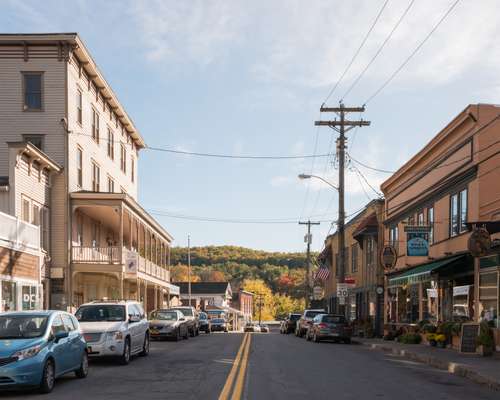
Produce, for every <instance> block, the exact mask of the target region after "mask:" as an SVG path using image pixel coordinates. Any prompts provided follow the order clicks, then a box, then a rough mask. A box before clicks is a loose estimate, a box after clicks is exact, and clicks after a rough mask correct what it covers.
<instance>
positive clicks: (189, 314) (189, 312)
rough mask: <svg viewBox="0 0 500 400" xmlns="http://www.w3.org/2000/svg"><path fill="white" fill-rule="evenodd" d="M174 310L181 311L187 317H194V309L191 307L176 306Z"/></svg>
mask: <svg viewBox="0 0 500 400" xmlns="http://www.w3.org/2000/svg"><path fill="white" fill-rule="evenodd" d="M174 310H177V311H180V312H181V313H183V314H184V316H186V317H192V316H193V310H191V309H190V308H174Z"/></svg>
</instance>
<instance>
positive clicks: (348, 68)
mask: <svg viewBox="0 0 500 400" xmlns="http://www.w3.org/2000/svg"><path fill="white" fill-rule="evenodd" d="M388 2H389V0H385V2H384V4H383V5H382V8H381V9H380V11H379V12H378V14H377V17H376V18H375V21H373V23H372V25H371V27H370V29H369V30H368V32H367V33H366V35H365V37H364V39H363V41H362V42H361V44H360V45H359V47H358V49H357V50H356V52H355V53H354V55H353V56H352V58H351V61H350V62H349V64H348V65H347V67H346V69H345V70H344V72H343V73H342V75H340V78H339V79H338V80H337V83H335V85H334V86H333V88H332V90H330V92H329V93H328V96H326V98H325V100H324V101H323V104H325V103H326V102H327V101H328V100H329V99H330V97H332V95H333V93H334V92H335V90H337V87H338V86H339V85H340V82H342V79H344V76H345V75H346V74H347V72H348V71H349V70H350V69H351V66H352V64H353V63H354V60H356V58H357V57H358V54H359V53H360V51H361V49H362V48H363V46H364V45H365V43H366V41H367V40H368V37H369V36H370V34H371V33H372V31H373V28H375V25H377V22H378V20H379V18H380V16H381V15H382V12H383V11H384V9H385V7H386V6H387V3H388Z"/></svg>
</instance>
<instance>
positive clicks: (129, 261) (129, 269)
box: [125, 251, 137, 274]
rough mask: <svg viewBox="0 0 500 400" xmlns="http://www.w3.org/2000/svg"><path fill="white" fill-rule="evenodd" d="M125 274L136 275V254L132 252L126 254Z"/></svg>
mask: <svg viewBox="0 0 500 400" xmlns="http://www.w3.org/2000/svg"><path fill="white" fill-rule="evenodd" d="M125 268H126V270H125V272H126V273H128V274H136V273H137V253H134V252H133V251H129V252H128V253H127V258H126V260H125Z"/></svg>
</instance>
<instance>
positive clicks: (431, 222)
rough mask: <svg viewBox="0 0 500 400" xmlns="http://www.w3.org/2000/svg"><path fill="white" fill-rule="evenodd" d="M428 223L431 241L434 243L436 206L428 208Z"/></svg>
mask: <svg viewBox="0 0 500 400" xmlns="http://www.w3.org/2000/svg"><path fill="white" fill-rule="evenodd" d="M427 225H429V229H430V230H429V243H431V244H432V243H434V207H429V208H428V209H427Z"/></svg>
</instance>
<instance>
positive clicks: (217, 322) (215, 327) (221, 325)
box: [210, 318, 228, 332]
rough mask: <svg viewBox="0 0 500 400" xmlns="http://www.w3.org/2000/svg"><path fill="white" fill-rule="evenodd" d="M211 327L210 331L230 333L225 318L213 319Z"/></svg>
mask: <svg viewBox="0 0 500 400" xmlns="http://www.w3.org/2000/svg"><path fill="white" fill-rule="evenodd" d="M211 322H212V323H211V326H210V329H211V331H212V332H216V331H219V332H221V331H222V332H227V331H228V324H227V321H226V320H225V319H224V318H213V319H212V321H211Z"/></svg>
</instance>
